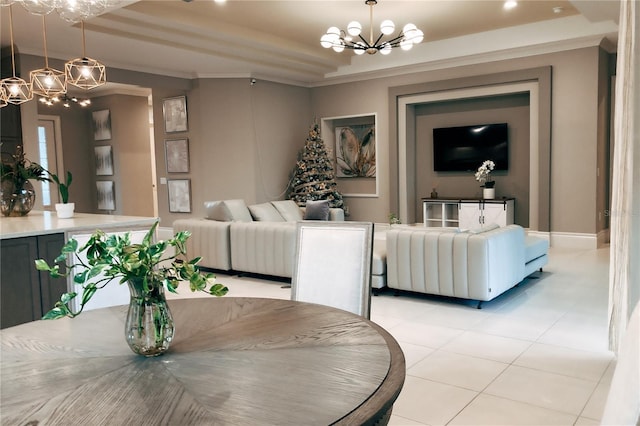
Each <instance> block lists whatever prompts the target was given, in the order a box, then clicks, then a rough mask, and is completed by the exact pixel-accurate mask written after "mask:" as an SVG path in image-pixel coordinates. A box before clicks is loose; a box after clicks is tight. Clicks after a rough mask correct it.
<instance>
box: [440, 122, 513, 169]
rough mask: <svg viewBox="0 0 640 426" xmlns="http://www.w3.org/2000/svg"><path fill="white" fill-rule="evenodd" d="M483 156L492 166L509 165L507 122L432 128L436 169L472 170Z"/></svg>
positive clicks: (479, 163) (505, 167)
mask: <svg viewBox="0 0 640 426" xmlns="http://www.w3.org/2000/svg"><path fill="white" fill-rule="evenodd" d="M485 160H492V161H493V162H494V163H495V164H496V167H495V169H494V170H508V169H509V135H508V126H507V123H497V124H479V125H475V126H461V127H442V128H437V129H433V168H434V170H435V171H436V172H454V171H475V170H478V167H480V165H481V164H482V162H483V161H485Z"/></svg>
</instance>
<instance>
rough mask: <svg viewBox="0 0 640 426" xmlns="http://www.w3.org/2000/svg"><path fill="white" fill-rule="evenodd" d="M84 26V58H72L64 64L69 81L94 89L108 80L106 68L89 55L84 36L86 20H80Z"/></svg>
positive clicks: (75, 84) (81, 86)
mask: <svg viewBox="0 0 640 426" xmlns="http://www.w3.org/2000/svg"><path fill="white" fill-rule="evenodd" d="M80 26H81V28H82V58H76V59H72V60H71V61H68V62H67V63H66V64H64V69H65V74H66V77H67V83H68V84H71V85H73V86H76V87H79V88H81V89H86V90H89V89H94V88H96V87H99V86H102V85H103V84H105V83H106V82H107V73H106V68H105V66H104V65H102V64H101V63H100V62H98V61H96V60H95V59H91V58H88V57H87V52H86V43H85V37H84V21H81V22H80Z"/></svg>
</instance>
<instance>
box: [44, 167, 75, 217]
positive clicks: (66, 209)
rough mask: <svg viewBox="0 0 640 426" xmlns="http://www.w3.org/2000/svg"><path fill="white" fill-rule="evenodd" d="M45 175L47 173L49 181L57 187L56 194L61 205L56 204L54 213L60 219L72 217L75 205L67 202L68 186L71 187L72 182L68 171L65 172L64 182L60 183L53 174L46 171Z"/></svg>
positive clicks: (71, 176)
mask: <svg viewBox="0 0 640 426" xmlns="http://www.w3.org/2000/svg"><path fill="white" fill-rule="evenodd" d="M47 173H49V176H51V179H52V180H53V181H54V182H55V184H56V185H58V193H59V194H60V201H61V203H56V212H57V214H58V217H59V218H60V219H68V218H70V217H73V211H74V210H75V207H76V205H75V203H70V202H69V186H71V182H72V181H73V175H72V174H71V172H70V171H67V176H66V178H65V181H64V182H62V181H61V180H60V178H59V177H58V175H56V174H55V173H51V172H49V171H47Z"/></svg>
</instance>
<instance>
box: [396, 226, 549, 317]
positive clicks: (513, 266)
mask: <svg viewBox="0 0 640 426" xmlns="http://www.w3.org/2000/svg"><path fill="white" fill-rule="evenodd" d="M386 239H387V286H388V287H389V288H393V289H396V290H407V291H413V292H419V293H426V294H435V295H441V296H448V297H456V298H463V299H472V300H477V301H478V302H479V303H478V308H480V305H481V304H482V302H484V301H489V300H492V299H494V298H496V297H498V296H499V295H501V294H502V293H504V292H505V291H507V290H509V289H510V288H512V287H514V286H515V285H516V284H518V283H520V282H521V281H522V280H523V279H524V278H526V277H527V276H529V275H530V274H532V273H533V272H535V271H537V270H539V269H540V270H542V267H543V266H544V265H546V264H547V262H548V255H547V252H548V249H549V243H548V241H547V240H545V239H542V238H537V237H532V236H526V235H525V231H524V229H523V228H522V227H521V226H519V225H508V226H505V227H498V226H497V225H491V226H486V227H484V228H482V229H478V230H469V231H465V232H459V231H458V230H457V229H455V228H437V229H434V228H431V229H430V228H418V227H416V228H412V229H408V228H392V229H391V230H389V231H388V232H387V235H386Z"/></svg>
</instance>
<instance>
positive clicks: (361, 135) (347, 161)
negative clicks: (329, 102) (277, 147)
mask: <svg viewBox="0 0 640 426" xmlns="http://www.w3.org/2000/svg"><path fill="white" fill-rule="evenodd" d="M377 122H378V114H377V113H375V112H370V113H364V114H359V115H343V116H338V117H324V118H322V119H321V121H320V131H321V134H322V135H324V142H325V144H326V146H327V151H329V150H331V152H330V153H329V156H330V158H331V160H332V161H333V164H334V171H335V177H336V182H337V183H338V188H339V189H340V192H341V193H342V195H343V196H345V197H353V198H378V197H379V196H380V180H379V179H378V173H377V157H376V155H377V152H378V137H377V136H378V127H377ZM334 149H335V152H333V151H334Z"/></svg>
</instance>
